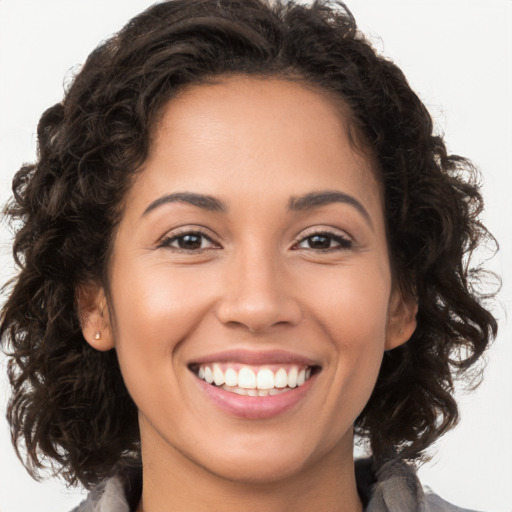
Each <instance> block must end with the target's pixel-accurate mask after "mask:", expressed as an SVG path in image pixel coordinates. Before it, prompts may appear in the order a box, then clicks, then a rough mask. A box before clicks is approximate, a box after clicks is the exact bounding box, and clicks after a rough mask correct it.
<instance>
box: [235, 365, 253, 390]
mask: <svg viewBox="0 0 512 512" xmlns="http://www.w3.org/2000/svg"><path fill="white" fill-rule="evenodd" d="M238 387H240V388H244V389H256V375H255V374H254V372H253V371H252V370H251V369H250V368H248V367H247V366H243V367H242V368H240V371H239V372H238Z"/></svg>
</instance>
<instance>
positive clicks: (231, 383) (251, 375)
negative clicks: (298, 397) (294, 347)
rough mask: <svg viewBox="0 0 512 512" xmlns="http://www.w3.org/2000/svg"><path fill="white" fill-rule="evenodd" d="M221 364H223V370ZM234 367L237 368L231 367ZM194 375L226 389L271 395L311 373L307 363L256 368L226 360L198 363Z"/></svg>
mask: <svg viewBox="0 0 512 512" xmlns="http://www.w3.org/2000/svg"><path fill="white" fill-rule="evenodd" d="M222 366H227V368H226V369H225V370H223V369H222ZM235 368H237V369H235ZM197 376H198V377H199V378H200V379H202V380H204V381H206V382H208V384H214V385H215V386H219V387H222V388H223V389H226V390H227V391H231V392H233V393H238V394H241V395H249V396H268V395H275V394H277V393H280V392H282V391H289V390H290V389H292V388H295V387H298V386H302V385H303V384H304V383H305V382H306V381H307V380H308V379H309V378H310V377H311V368H310V367H299V366H290V367H288V368H285V367H282V368H279V369H278V370H277V371H275V372H274V371H272V370H271V369H270V368H268V367H262V368H260V369H259V370H258V369H256V368H253V367H250V366H245V365H243V366H241V365H238V364H237V365H236V366H235V367H233V366H229V363H227V364H222V363H212V364H204V365H200V366H199V368H198V370H197Z"/></svg>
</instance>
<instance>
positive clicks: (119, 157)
mask: <svg viewBox="0 0 512 512" xmlns="http://www.w3.org/2000/svg"><path fill="white" fill-rule="evenodd" d="M229 74H245V75H257V76H260V77H280V78H285V79H289V80H296V81H299V82H301V83H304V84H311V85H314V86H316V87H319V88H320V89H321V90H323V91H325V92H326V93H328V94H333V95H335V96H336V97H337V98H339V99H341V100H342V102H343V103H344V104H345V106H346V107H347V110H348V112H349V113H350V115H349V118H350V132H351V136H352V140H353V143H354V145H355V146H357V147H358V148H359V149H360V150H361V151H362V152H364V153H365V154H366V155H367V156H369V157H370V158H371V160H372V162H374V167H375V171H376V173H377V175H378V176H379V179H380V181H381V183H382V185H383V190H384V196H385V213H386V219H387V230H388V239H389V246H390V255H391V258H390V259H391V264H392V268H393V273H394V278H395V280H396V282H397V283H398V284H399V286H400V287H401V288H402V290H403V291H404V293H408V294H412V295H413V296H414V297H415V298H416V299H417V303H418V315H417V329H416V331H415V333H414V335H413V336H412V338H411V339H410V340H409V342H407V343H406V344H404V345H402V346H400V347H398V348H396V349H394V350H391V351H389V352H387V353H386V354H385V356H384V360H383V363H382V367H381V371H380V374H379V377H378V380H377V384H376V386H375V389H374V391H373V394H372V396H371V398H370V400H369V402H368V404H367V405H366V407H365V409H364V410H363V412H362V413H361V414H360V416H359V417H358V419H357V421H356V425H355V429H356V432H357V433H358V434H359V435H361V436H363V437H365V438H367V439H368V440H369V442H370V445H371V449H372V451H373V454H374V456H375V457H376V458H377V459H380V460H383V459H385V458H387V457H390V456H395V455H398V456H401V457H403V458H407V459H411V460H413V459H418V458H421V457H422V455H423V454H424V450H425V449H426V448H427V447H428V446H429V445H430V444H431V443H432V442H433V441H435V440H436V439H437V438H438V437H439V436H440V435H441V434H443V433H444V432H446V431H447V430H448V429H450V428H451V427H453V426H454V424H455V423H456V421H457V404H456V402H455V400H454V398H453V391H454V390H453V377H454V376H455V375H456V374H462V373H467V371H468V370H469V369H470V368H473V365H474V364H475V363H476V362H477V360H479V358H480V356H481V355H482V353H483V352H484V350H485V349H486V347H487V346H488V344H489V342H490V341H491V340H492V338H493V337H494V336H495V335H496V332H497V325H496V321H495V319H494V317H493V315H492V314H491V313H490V311H489V309H488V307H487V306H486V300H487V299H489V298H490V297H491V294H488V295H483V294H482V293H480V292H479V291H478V290H477V285H478V283H480V281H481V279H482V272H483V270H482V269H481V268H479V267H477V268H471V267H470V265H469V261H470V256H471V254H472V252H473V251H474V250H475V248H477V247H478V246H480V245H481V244H482V243H484V242H486V241H489V240H490V241H492V242H494V240H493V238H492V236H491V235H490V234H489V233H488V231H487V230H486V229H485V227H484V226H483V225H482V224H481V223H480V221H479V215H480V213H481V210H482V206H483V203H482V198H481V195H480V192H479V186H478V182H477V178H478V175H477V173H476V170H475V169H474V167H473V166H472V164H471V163H470V162H469V161H468V160H466V159H464V158H462V157H459V156H456V155H449V154H448V153H447V150H446V147H445V145H444V142H443V140H442V138H441V137H440V136H437V135H435V133H434V132H433V124H432V120H431V118H430V115H429V114H428V112H427V110H426V108H425V106H424V105H423V104H422V102H421V101H420V100H419V98H418V97H417V95H416V94H415V93H414V92H413V91H412V90H411V88H410V87H409V85H408V83H407V81H406V79H405V77H404V75H403V74H402V72H401V71H400V69H399V68H398V67H397V66H396V65H394V64H393V63H392V62H391V61H389V60H387V59H386V58H384V57H382V56H380V55H378V54H377V53H376V51H375V50H374V49H373V48H372V46H371V45H370V43H369V42H368V41H367V40H366V39H365V37H364V36H363V35H362V34H361V33H360V32H359V31H358V30H357V27H356V23H355V20H354V18H353V16H352V15H351V13H350V11H349V10H348V9H347V8H346V6H345V5H344V4H343V3H342V2H329V1H328V0H326V1H317V2H314V3H313V4H312V5H309V6H304V5H297V4H295V3H293V2H288V1H281V2H273V3H270V2H265V1H264V0H243V1H242V0H171V1H167V2H163V3H159V4H156V5H154V6H152V7H151V8H149V9H148V10H146V11H145V12H143V13H142V14H140V15H139V16H137V17H136V18H134V19H133V20H131V21H130V22H129V23H128V24H127V25H126V26H125V27H124V28H123V29H122V30H121V31H120V32H119V33H118V34H116V35H114V36H113V37H112V38H110V39H109V40H107V41H106V42H104V43H103V44H101V45H100V46H99V47H98V48H97V49H96V50H94V51H93V52H92V54H91V55H90V56H89V58H88V59H87V61H86V63H85V65H84V66H83V68H82V69H81V71H80V72H79V73H78V75H77V76H76V77H75V79H74V81H73V83H72V84H71V85H70V87H69V88H68V90H67V92H66V94H65V97H64V99H63V101H62V102H61V103H58V104H56V105H54V106H53V107H51V108H49V109H48V110H47V111H46V112H45V113H44V114H43V116H42V117H41V120H40V122H39V126H38V158H37V162H36V163H35V164H32V165H25V166H23V167H22V168H21V169H20V170H19V171H18V173H17V174H16V176H15V178H14V180H13V193H14V197H13V199H12V200H11V202H10V203H9V205H8V206H7V208H6V213H7V215H8V216H10V218H11V220H13V221H14V225H15V226H16V228H17V230H16V235H15V240H14V249H13V252H14V257H15V260H16V262H17V264H18V265H19V268H20V271H19V273H18V275H17V276H16V277H15V278H14V279H13V281H12V282H11V283H10V284H9V287H10V288H9V296H8V299H7V302H6V304H5V306H4V309H3V312H2V317H1V325H0V334H1V336H2V340H3V343H4V345H5V346H6V347H7V346H9V347H10V349H9V351H10V362H9V378H10V382H11V385H12V389H13V395H12V398H11V400H10V404H9V409H8V419H9V421H10V425H11V432H12V438H13V442H14V444H15V446H16V447H17V448H18V453H20V451H19V449H20V447H22V446H23V447H24V448H25V449H26V451H27V457H26V460H25V464H26V466H27V468H28V469H29V471H30V472H31V474H32V475H33V476H37V474H38V470H40V469H41V468H43V467H45V465H46V463H47V462H48V461H50V462H51V463H52V464H53V469H54V472H55V473H58V474H61V475H62V476H63V477H65V478H66V479H67V480H68V482H70V483H77V482H78V481H80V482H81V483H82V484H84V485H85V486H86V487H90V486H91V485H93V484H94V483H95V482H97V481H98V480H99V479H101V478H104V477H105V476H107V475H108V474H110V473H111V472H112V469H113V468H114V467H119V466H120V465H129V464H134V463H135V464H138V463H139V457H140V454H139V449H140V447H139V432H138V424H137V410H136V407H135V405H134V403H133V401H132V400H131V398H130V396H129V394H128V392H127V390H126V388H125V386H124V383H123V379H122V376H121V373H120V370H119V366H118V363H117V358H116V353H115V351H110V352H98V351H96V350H94V349H93V348H91V346H90V345H89V344H88V343H86V342H85V340H84V338H83V335H82V331H81V325H80V318H79V314H78V312H77V308H76V301H75V298H76V297H75V295H76V290H77V287H78V286H79V285H80V284H82V283H88V282H91V281H96V282H100V283H101V284H102V285H103V286H104V287H105V288H106V289H107V290H108V279H107V266H108V262H109V255H110V251H111V248H112V240H113V235H114V233H115V230H116V226H117V224H118V222H119V220H120V216H121V215H122V208H123V198H124V197H125V194H126V192H127V191H128V189H129V187H130V185H131V183H132V180H133V177H134V175H135V173H136V172H137V170H138V169H139V168H140V166H141V164H142V163H143V162H144V161H145V159H146V157H147V155H148V150H149V147H150V144H151V135H152V130H153V128H154V126H155V123H156V122H157V120H158V116H159V114H160V113H161V111H162V107H163V105H164V104H165V103H167V102H168V101H169V100H170V99H172V98H173V97H174V96H175V95H176V94H177V93H178V92H179V91H181V90H182V89H183V88H184V87H185V86H189V85H193V84H203V83H209V82H210V81H212V80H215V79H218V78H219V77H220V78H221V77H222V76H226V75H229ZM52 461H53V462H52Z"/></svg>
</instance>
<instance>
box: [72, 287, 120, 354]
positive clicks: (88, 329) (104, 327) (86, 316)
mask: <svg viewBox="0 0 512 512" xmlns="http://www.w3.org/2000/svg"><path fill="white" fill-rule="evenodd" d="M76 305H77V310H78V316H79V319H80V325H81V327H82V334H83V336H84V338H85V340H86V341H87V343H89V345H91V347H93V348H95V349H96V350H100V351H106V350H110V349H112V348H114V340H113V336H112V329H111V325H110V316H109V311H108V305H107V299H106V296H105V291H104V289H103V287H102V286H100V285H97V284H92V283H88V284H81V285H79V286H78V288H77V290H76Z"/></svg>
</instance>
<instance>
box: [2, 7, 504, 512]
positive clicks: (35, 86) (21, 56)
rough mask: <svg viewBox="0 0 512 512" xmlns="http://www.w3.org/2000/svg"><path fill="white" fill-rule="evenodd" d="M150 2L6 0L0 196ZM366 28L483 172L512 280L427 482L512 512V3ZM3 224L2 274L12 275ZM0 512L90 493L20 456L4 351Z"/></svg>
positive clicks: (375, 15) (430, 11)
mask: <svg viewBox="0 0 512 512" xmlns="http://www.w3.org/2000/svg"><path fill="white" fill-rule="evenodd" d="M151 3H152V2H151V0H109V1H108V2H105V1H104V0H72V1H71V0H45V1H41V0H0V201H1V202H2V204H3V203H4V202H5V201H6V200H7V198H8V196H9V193H10V180H11V178H12V175H13V174H14V172H15V171H16V170H17V169H18V167H19V166H20V164H21V163H22V162H27V161H32V160H33V159H34V157H35V135H34V134H35V130H36V125H37V121H38V119H39V116H40V114H41V113H42V112H43V110H44V109H45V108H47V107H48V106H50V105H52V104H54V103H55V102H57V101H59V100H60V98H61V97H62V93H63V86H64V84H65V83H66V82H67V81H69V80H70V78H71V77H72V76H73V72H74V71H76V70H77V69H78V68H79V66H80V64H81V63H83V61H84V60H85V58H86V56H87V55H88V53H89V52H90V51H91V50H92V49H93V48H94V47H95V46H96V45H97V44H98V43H99V42H100V41H101V40H102V39H105V38H106V37H108V36H109V35H110V34H112V33H113V32H115V31H116V30H118V29H119V28H121V27H122V25H124V23H125V22H126V21H127V20H128V19H129V18H130V17H132V16H133V15H135V14H136V13H138V12H139V11H141V10H143V9H144V8H146V7H148V6H149V5H150V4H151ZM348 5H349V7H350V8H351V10H352V11H353V13H354V15H355V17H356V19H357V21H358V23H359V26H360V28H361V29H362V30H363V31H364V32H365V33H367V34H369V35H370V36H371V38H372V41H373V43H374V45H375V46H376V47H377V48H378V49H379V51H381V52H382V53H384V54H385V55H387V56H388V57H390V58H392V59H393V60H394V61H395V62H396V63H397V64H398V65H399V66H400V67H401V68H402V69H403V71H404V72H405V75H406V76H407V77H408V79H409V81H410V83H411V85H412V87H413V88H414V89H415V90H416V91H417V92H418V93H419V95H420V97H421V98H422V100H423V101H424V102H425V104H426V105H427V107H428V108H429V110H430V112H431V114H432V116H433V117H434V120H435V122H436V125H437V127H438V130H439V131H440V132H442V133H444V134H445V136H446V140H447V143H448V147H449V150H450V151H451V152H454V153H458V154H461V155H463V156H466V157H469V158H471V159H472V160H473V161H474V162H475V163H476V164H477V166H478V167H479V168H480V169H481V170H482V173H483V176H484V194H485V197H486V205H487V209H486V213H485V217H484V220H485V222H486V224H487V225H488V227H489V228H490V229H491V231H492V232H493V233H494V235H495V236H496V237H497V239H498V240H499V242H500V245H501V251H500V252H499V254H498V256H496V257H495V258H494V260H493V261H492V262H491V263H490V267H491V268H492V269H493V270H495V271H497V272H498V273H500V274H501V275H502V277H503V287H502V292H501V294H500V296H499V302H498V304H497V305H496V310H495V313H496V315H497V316H498V318H499V320H500V334H499V337H498V339H497V341H496V343H495V344H494V346H493V347H492V349H491V350H490V351H489V354H488V359H489V364H488V367H487V371H486V378H485V380H484V383H483V384H482V385H481V387H480V388H479V389H478V390H477V391H476V392H474V393H472V394H465V393H462V392H461V393H460V394H459V400H460V403H461V422H460V425H459V426H458V427H457V428H456V429H455V430H454V431H452V432H451V433H449V434H447V435H446V436H445V437H444V438H443V439H442V440H441V441H440V442H438V443H437V444H436V445H435V446H434V447H433V449H432V451H431V453H432V455H433V459H432V461H431V462H430V463H428V464H426V465H425V466H424V467H423V468H422V469H421V471H420V475H421V478H422V481H423V482H424V483H425V484H428V485H430V486H431V487H433V488H434V489H435V491H436V492H438V493H439V494H441V495H442V496H443V497H444V498H445V499H447V500H449V501H452V502H454V503H456V504H458V505H459V506H462V507H468V508H473V509H477V510H487V511H489V512H511V511H512V486H511V482H512V464H511V459H512V440H511V432H512V370H511V368H512V325H511V323H512V321H511V320H510V319H507V312H508V314H509V316H510V312H511V311H512V231H511V228H510V221H511V219H512V206H511V205H512V201H511V195H512V177H511V175H512V158H511V147H512V130H511V126H512V124H511V119H512V1H511V0H487V1H486V2H485V3H484V2H481V1H476V0H428V1H427V0H389V1H386V2H384V1H382V0H353V1H351V2H350V1H349V2H348ZM9 240H10V234H9V232H8V230H7V227H6V225H5V222H4V223H2V224H1V225H0V280H1V282H2V283H3V282H5V281H6V280H7V279H8V277H9V276H10V275H12V272H13V264H12V259H11V257H10V241H9ZM0 365H1V370H2V375H1V376H0V386H1V387H0V408H1V411H0V412H1V416H2V418H0V512H28V511H32V510H38V511H39V512H65V511H67V510H70V509H71V508H73V506H74V505H76V504H77V503H78V501H80V498H81V496H82V495H83V493H80V491H76V490H75V491H69V490H67V489H66V487H65V486H64V485H63V484H62V483H60V482H58V481H52V480H49V481H45V482H44V483H36V482H33V481H32V480H31V479H30V478H29V477H28V475H27V474H26V473H25V471H24V469H23V467H22V466H21V464H20V463H19V461H18V460H17V459H16V457H15V455H14V452H13V449H12V447H11V446H10V444H9V435H8V429H7V425H6V422H5V420H4V419H3V416H4V413H3V410H4V409H5V403H6V401H7V396H8V391H7V386H6V379H5V371H4V367H5V359H3V358H1V359H0Z"/></svg>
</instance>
